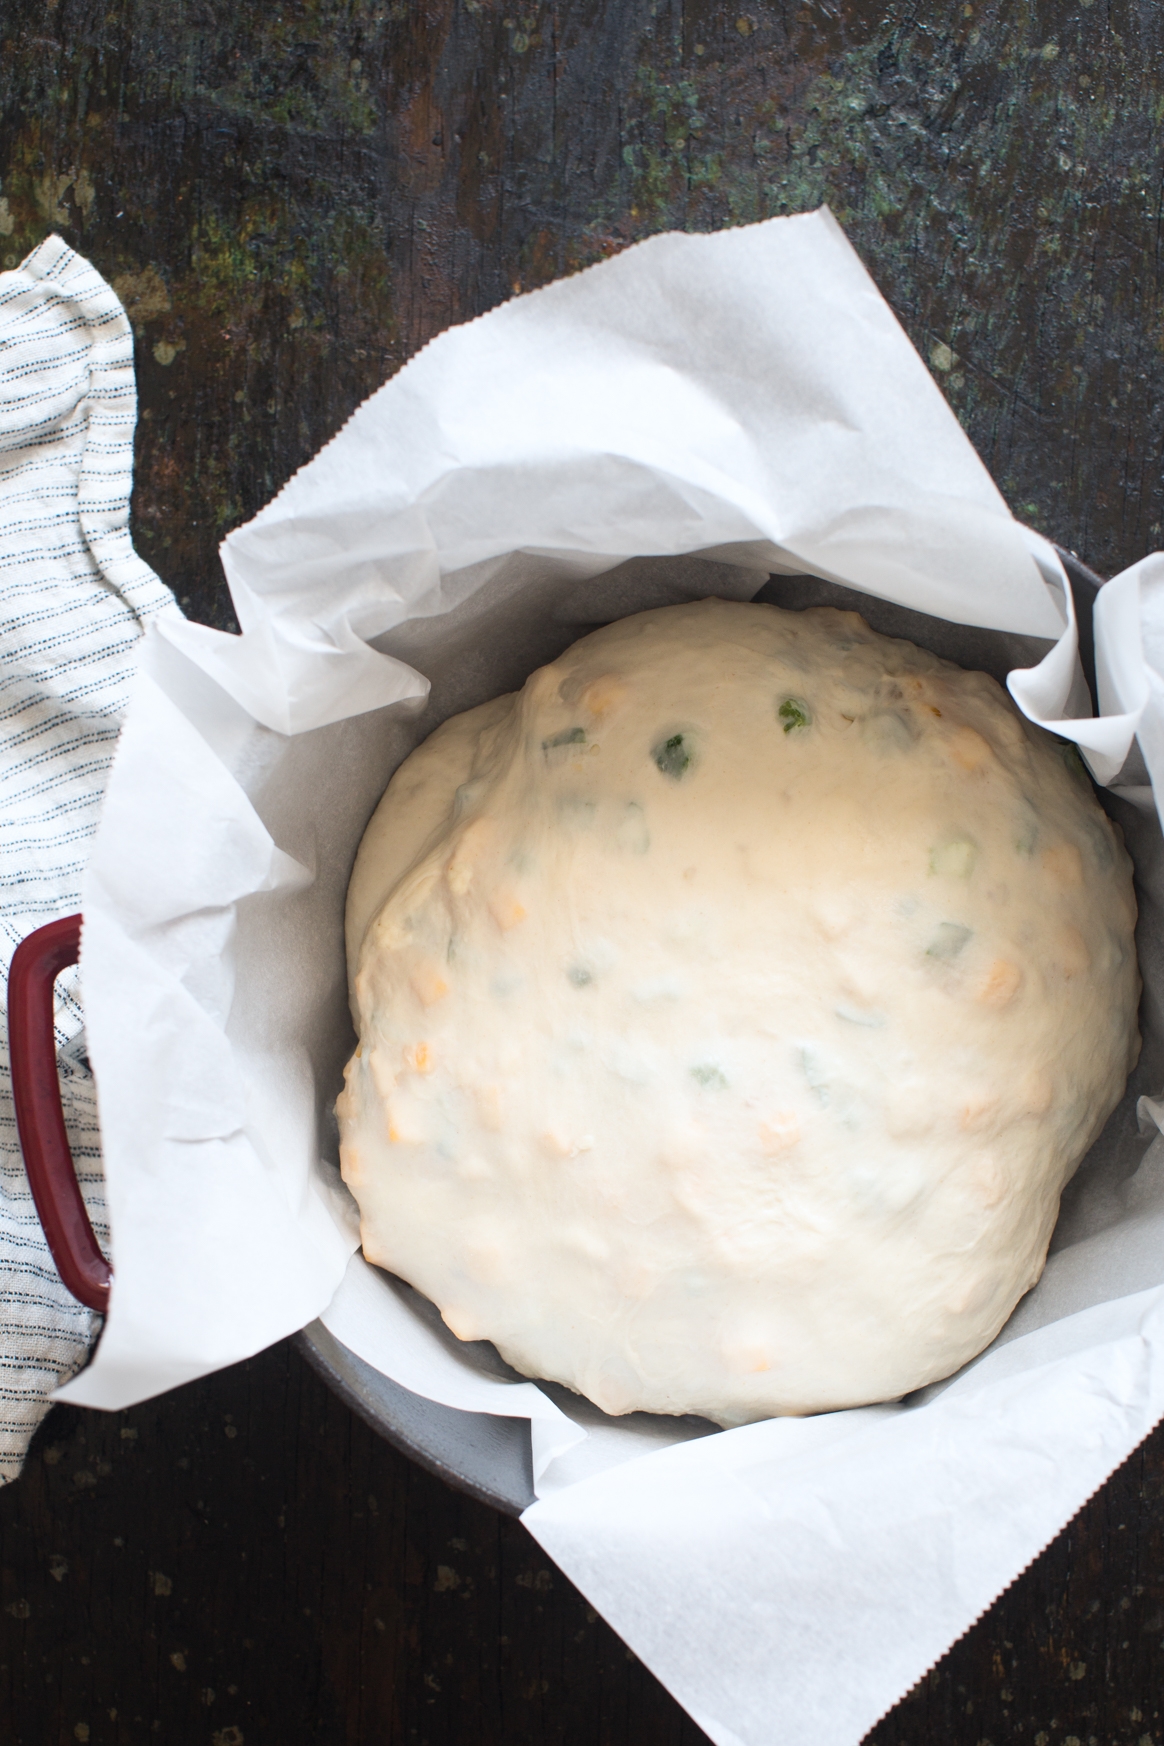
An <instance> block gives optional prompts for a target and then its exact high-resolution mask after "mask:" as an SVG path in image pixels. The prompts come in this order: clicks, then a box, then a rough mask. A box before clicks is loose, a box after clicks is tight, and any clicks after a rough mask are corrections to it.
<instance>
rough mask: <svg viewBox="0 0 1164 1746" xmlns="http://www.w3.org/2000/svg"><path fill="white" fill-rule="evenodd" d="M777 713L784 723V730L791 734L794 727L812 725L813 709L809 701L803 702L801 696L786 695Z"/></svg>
mask: <svg viewBox="0 0 1164 1746" xmlns="http://www.w3.org/2000/svg"><path fill="white" fill-rule="evenodd" d="M776 714H777V715H778V716H779V717H780V720H781V721H782V722H783V723H784V732H785V733H786V734H790V733H791V732H792V730H793V728H806V727H811V726H812V711H811V710H810V709H809V707H808V705H807V703H802V702H801V701H800V699H799V697H786V698H785V699H784V702H783V703H782V704H781V705H780V707H779V709H778V710H777V711H776Z"/></svg>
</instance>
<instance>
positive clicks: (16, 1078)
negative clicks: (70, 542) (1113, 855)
mask: <svg viewBox="0 0 1164 1746" xmlns="http://www.w3.org/2000/svg"><path fill="white" fill-rule="evenodd" d="M1059 556H1060V557H1061V558H1062V560H1063V565H1064V568H1065V569H1066V571H1067V574H1068V577H1069V578H1070V582H1071V588H1072V592H1073V594H1074V596H1075V605H1076V613H1077V617H1078V623H1079V645H1080V647H1079V653H1080V658H1081V661H1082V663H1083V670H1084V673H1085V675H1086V677H1087V682H1088V685H1089V686H1090V688H1091V692H1092V696H1093V697H1094V695H1095V652H1094V643H1093V639H1092V630H1091V609H1092V606H1093V603H1094V600H1095V594H1096V590H1097V589H1098V588H1100V587H1101V586H1102V583H1101V580H1100V578H1099V577H1098V576H1096V575H1093V573H1092V572H1091V571H1090V570H1088V569H1086V568H1085V567H1084V566H1083V565H1082V564H1081V563H1080V562H1079V560H1078V558H1076V557H1075V556H1074V554H1073V553H1071V552H1067V551H1064V550H1062V549H1061V548H1060V550H1059ZM80 944H81V917H80V916H79V915H71V916H65V917H63V918H62V919H61V920H59V921H54V922H49V923H48V925H47V926H46V927H42V928H38V929H37V930H36V932H35V933H32V934H29V936H28V937H27V939H25V940H23V941H22V942H21V944H20V945H19V946H18V947H17V949H16V952H15V953H14V955H13V958H12V968H11V970H10V972H9V977H8V1037H9V1051H10V1056H11V1064H12V1090H13V1098H14V1101H15V1105H16V1123H17V1128H18V1130H19V1133H20V1144H21V1147H22V1149H23V1152H24V1162H25V1168H26V1169H27V1171H28V1180H29V1185H30V1187H31V1189H32V1197H33V1200H34V1202H35V1204H36V1210H37V1214H38V1215H39V1218H40V1222H41V1225H42V1226H43V1228H44V1234H45V1240H46V1242H47V1243H48V1246H49V1250H50V1252H51V1254H52V1257H53V1260H54V1262H55V1263H56V1267H57V1271H58V1272H59V1273H60V1276H61V1279H62V1281H63V1282H64V1284H65V1286H66V1287H67V1288H68V1290H69V1291H71V1292H72V1294H73V1296H74V1297H76V1298H79V1299H80V1301H81V1302H82V1303H83V1304H86V1305H87V1306H88V1307H89V1308H90V1309H93V1310H98V1311H100V1312H101V1313H104V1312H105V1311H106V1310H107V1308H108V1305H109V1294H110V1284H111V1282H112V1278H113V1270H112V1268H111V1267H110V1265H109V1263H108V1261H106V1259H105V1257H104V1255H103V1254H102V1253H101V1249H100V1247H99V1245H98V1243H97V1239H96V1237H95V1236H94V1234H93V1227H92V1225H91V1224H90V1223H89V1215H88V1214H87V1212H86V1211H85V1203H84V1201H83V1200H82V1198H81V1191H80V1188H79V1187H78V1185H77V1177H76V1173H75V1171H74V1169H73V1160H72V1155H71V1153H70V1151H69V1142H68V1137H67V1135H66V1132H65V1120H64V1115H63V1112H62V1109H61V1093H60V1085H59V1082H58V1079H57V1064H56V1044H55V1040H54V1036H53V983H54V982H55V980H56V978H57V977H58V976H59V975H60V973H61V971H62V970H64V969H66V968H67V967H68V966H69V965H70V964H75V963H76V962H77V958H78V955H79V953H80ZM432 1314H433V1319H434V1324H435V1325H437V1326H438V1327H441V1324H440V1323H439V1318H438V1317H437V1314H436V1311H435V1310H433V1312H432ZM442 1332H443V1328H442ZM296 1339H297V1340H298V1343H299V1347H300V1350H301V1351H302V1352H303V1354H304V1356H305V1357H306V1358H307V1360H308V1362H309V1363H310V1364H311V1365H313V1366H314V1368H315V1369H316V1370H317V1371H318V1372H319V1374H320V1375H321V1376H322V1377H323V1379H324V1381H325V1382H326V1383H327V1384H328V1385H329V1386H330V1387H331V1388H332V1389H334V1391H335V1393H336V1394H338V1395H339V1396H340V1398H341V1400H344V1401H346V1402H347V1404H348V1406H350V1407H352V1408H353V1410H354V1411H355V1412H357V1413H359V1414H360V1416H361V1417H362V1418H364V1419H366V1420H367V1422H368V1423H369V1424H370V1425H371V1426H372V1428H373V1429H374V1430H376V1431H378V1432H379V1433H380V1435H381V1436H382V1437H385V1438H386V1439H387V1440H388V1442H390V1443H392V1444H394V1445H395V1447H396V1448H398V1449H401V1450H403V1451H404V1453H405V1454H406V1455H409V1456H411V1457H412V1459H413V1460H414V1461H418V1462H419V1463H420V1465H421V1466H422V1467H426V1468H427V1469H428V1470H429V1472H431V1473H435V1474H437V1475H439V1477H440V1478H441V1479H445V1480H447V1481H448V1482H449V1484H450V1485H455V1486H457V1487H458V1488H459V1489H460V1490H461V1491H466V1492H468V1493H470V1495H471V1496H473V1497H476V1498H479V1499H481V1500H482V1501H483V1502H484V1503H489V1504H492V1505H493V1506H494V1507H495V1508H496V1509H499V1510H503V1511H504V1512H505V1513H506V1514H507V1515H514V1516H516V1515H520V1514H521V1512H522V1510H523V1509H525V1508H526V1506H527V1505H528V1504H531V1503H533V1501H534V1496H535V1493H534V1488H533V1465H532V1461H531V1456H530V1433H529V1423H528V1421H527V1420H525V1419H508V1418H495V1417H494V1416H493V1415H492V1414H489V1413H467V1412H459V1411H458V1410H457V1409H456V1408H455V1407H447V1406H441V1405H439V1404H438V1403H437V1402H436V1401H431V1400H425V1399H424V1398H423V1397H422V1396H421V1395H417V1394H413V1393H412V1392H411V1391H410V1390H409V1389H407V1388H402V1387H401V1386H400V1384H399V1383H397V1382H392V1381H391V1380H390V1379H389V1378H388V1377H387V1376H384V1375H382V1374H381V1372H380V1371H378V1370H375V1369H373V1368H372V1366H371V1365H370V1364H366V1363H365V1362H364V1361H363V1359H362V1358H358V1357H357V1356H356V1354H355V1353H354V1352H352V1351H350V1350H349V1349H348V1347H346V1346H345V1345H343V1344H342V1343H341V1342H340V1341H339V1340H337V1339H336V1338H335V1336H334V1335H333V1334H330V1333H329V1332H328V1330H327V1329H326V1328H325V1327H324V1325H323V1323H322V1322H319V1321H315V1322H312V1323H310V1325H309V1326H308V1327H306V1328H303V1329H302V1330H301V1331H300V1333H299V1334H297V1335H296ZM482 1344H483V1343H482ZM485 1352H486V1354H487V1359H486V1361H488V1355H489V1354H491V1355H492V1361H491V1362H490V1364H489V1367H490V1368H491V1369H495V1370H496V1371H497V1373H498V1374H504V1375H507V1376H512V1377H514V1379H515V1380H517V1377H516V1373H515V1372H513V1371H510V1370H508V1368H507V1367H506V1366H505V1365H504V1364H503V1363H502V1362H501V1359H500V1358H499V1357H498V1356H497V1355H496V1354H495V1353H492V1348H485Z"/></svg>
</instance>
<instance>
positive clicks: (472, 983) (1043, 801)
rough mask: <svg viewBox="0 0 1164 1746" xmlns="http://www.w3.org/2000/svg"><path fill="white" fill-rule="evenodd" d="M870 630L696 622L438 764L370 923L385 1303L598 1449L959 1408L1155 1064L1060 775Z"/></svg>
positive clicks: (395, 813)
mask: <svg viewBox="0 0 1164 1746" xmlns="http://www.w3.org/2000/svg"><path fill="white" fill-rule="evenodd" d="M1065 752H1066V749H1065V748H1064V747H1062V746H1060V745H1058V744H1057V743H1056V742H1055V741H1054V740H1053V739H1051V738H1050V737H1049V736H1048V735H1046V734H1043V733H1042V732H1040V731H1039V730H1038V729H1036V728H1033V727H1030V726H1029V725H1028V724H1027V723H1026V722H1024V721H1023V720H1022V718H1021V717H1020V716H1019V715H1018V713H1017V712H1016V710H1015V709H1014V708H1013V707H1012V706H1011V704H1010V702H1009V700H1008V699H1007V697H1006V696H1005V694H1004V693H1003V691H1002V690H1001V689H1000V687H999V686H998V685H997V684H996V683H995V682H994V681H993V680H992V679H989V678H987V677H986V676H985V675H983V674H981V673H970V672H965V671H963V670H962V669H961V668H958V667H954V666H951V665H950V664H949V663H948V662H945V661H942V660H939V659H938V658H937V657H936V656H934V655H931V654H928V653H927V652H925V651H924V650H921V649H918V648H916V647H914V645H913V644H911V643H906V642H898V641H892V640H890V639H888V638H886V637H882V636H879V635H877V634H876V633H875V632H873V631H871V630H870V629H869V627H868V626H867V625H866V624H865V622H864V620H863V619H861V618H859V617H858V616H857V615H856V614H854V613H841V612H836V611H833V610H832V609H828V608H815V609H812V610H810V611H807V612H784V611H782V610H780V609H779V608H777V607H773V606H765V605H739V604H734V603H730V602H724V601H717V600H706V601H702V602H700V603H698V604H695V605H690V606H676V607H668V608H664V609H662V610H658V611H652V612H645V613H640V614H638V615H637V616H636V617H633V618H629V619H625V620H623V621H621V622H620V623H618V624H613V625H610V626H608V627H607V628H605V629H604V630H600V631H597V632H595V633H594V634H593V635H591V636H587V637H584V638H583V639H582V640H581V641H580V642H578V643H575V644H574V646H573V647H572V648H570V649H568V650H567V651H566V653H565V654H564V655H563V656H562V657H561V658H560V659H559V660H557V661H555V662H554V663H553V664H552V665H550V666H548V667H544V668H542V669H541V670H540V671H539V672H536V673H534V674H533V676H532V677H531V678H530V679H529V681H528V682H527V684H526V685H525V687H524V688H523V690H522V691H521V692H519V693H516V694H515V695H513V696H510V697H503V698H498V699H496V700H494V701H493V702H492V703H489V704H485V705H483V706H482V707H481V708H480V709H476V710H472V711H470V712H469V713H468V714H467V715H463V716H458V717H454V718H453V719H452V720H450V721H448V722H446V723H445V724H444V726H443V727H441V728H438V729H437V731H436V733H434V734H433V735H432V736H431V738H430V739H428V740H427V741H426V742H425V743H424V744H423V745H422V746H420V747H419V748H418V749H417V751H416V752H414V753H413V754H412V756H411V757H410V758H409V759H408V760H407V761H406V762H405V763H404V764H403V765H402V766H401V767H400V769H399V770H398V771H397V773H396V775H395V777H394V778H393V780H392V783H391V785H390V786H389V789H388V792H387V794H386V795H385V797H384V799H383V801H382V802H381V804H380V807H379V809H378V811H377V813H376V814H375V815H374V817H373V820H372V822H371V824H370V825H369V828H368V831H367V834H366V836H365V838H364V841H363V844H362V845H361V848H360V853H359V857H358V859H357V863H356V868H355V872H354V874H353V878H352V885H351V890H350V893H349V899H348V944H349V959H350V967H351V970H352V973H353V980H352V987H353V1004H354V1007H355V1008H356V1009H357V1012H358V1030H359V1036H360V1047H359V1049H358V1050H357V1053H356V1055H355V1056H354V1057H353V1059H352V1061H351V1062H350V1063H349V1065H348V1069H347V1074H346V1082H345V1090H344V1093H343V1095H342V1096H341V1098H340V1102H339V1107H338V1113H339V1118H340V1130H341V1141H342V1148H341V1158H342V1164H343V1171H344V1176H345V1180H346V1181H347V1182H348V1184H349V1186H350V1187H351V1189H352V1191H353V1193H354V1194H355V1195H356V1198H357V1200H358V1201H359V1205H360V1210H361V1214H362V1234H363V1243H364V1251H365V1253H366V1254H367V1256H368V1258H369V1260H371V1261H374V1262H376V1263H378V1264H379V1265H381V1266H383V1267H386V1268H388V1269H389V1270H390V1271H391V1272H393V1273H396V1274H398V1275H400V1276H401V1277H402V1278H403V1279H406V1280H408V1281H409V1282H410V1283H411V1284H412V1285H414V1286H416V1287H417V1289H418V1290H420V1291H421V1292H423V1293H424V1294H425V1295H426V1296H427V1297H429V1298H431V1299H432V1300H433V1302H434V1303H436V1304H437V1305H438V1306H439V1308H440V1310H441V1312H442V1314H443V1316H444V1318H445V1321H446V1322H447V1323H448V1325H449V1327H450V1328H451V1329H452V1330H453V1332H454V1333H455V1334H457V1335H458V1336H459V1337H461V1338H462V1339H470V1340H471V1339H489V1340H492V1341H493V1342H494V1343H495V1344H496V1346H497V1347H498V1349H499V1350H500V1352H501V1353H502V1355H503V1356H504V1357H505V1358H506V1359H507V1360H508V1361H509V1363H510V1364H512V1365H513V1366H514V1367H515V1368H516V1369H518V1370H520V1371H523V1372H525V1373H526V1374H527V1375H531V1376H537V1377H546V1378H551V1379H554V1380H557V1381H559V1382H563V1383H566V1384H568V1385H569V1386H570V1387H571V1388H574V1389H577V1390H579V1391H580V1392H581V1393H582V1394H585V1395H587V1396H589V1398H590V1399H591V1400H593V1401H595V1402H596V1403H597V1404H598V1405H599V1406H600V1407H603V1408H605V1409H606V1411H608V1412H611V1413H624V1412H629V1411H633V1410H636V1409H642V1410H646V1411H651V1412H662V1413H686V1412H695V1413H700V1414H703V1415H706V1416H707V1417H709V1418H712V1419H716V1420H718V1421H719V1422H721V1423H723V1424H738V1423H742V1422H745V1421H748V1420H752V1419H758V1418H764V1417H767V1416H769V1415H771V1414H775V1413H787V1412H792V1413H804V1412H814V1411H820V1410H826V1409H829V1408H836V1407H847V1406H855V1405H860V1404H863V1403H866V1402H871V1401H879V1400H888V1399H893V1398H895V1397H896V1396H898V1395H901V1394H903V1393H905V1392H907V1391H909V1390H911V1389H914V1388H918V1387H920V1386H922V1385H923V1384H925V1383H928V1382H931V1381H935V1380H936V1379H938V1378H940V1377H944V1376H947V1375H949V1374H950V1373H951V1372H952V1371H954V1370H956V1369H957V1368H958V1367H959V1366H960V1365H962V1364H963V1363H965V1362H966V1361H967V1360H968V1359H969V1358H971V1357H972V1356H974V1354H975V1353H977V1352H979V1351H980V1350H981V1349H982V1348H983V1347H984V1346H985V1345H987V1344H988V1343H989V1341H990V1340H991V1339H992V1338H993V1337H994V1335H995V1334H996V1333H997V1331H998V1329H999V1328H1000V1327H1001V1326H1002V1324H1003V1322H1004V1321H1005V1320H1006V1318H1007V1317H1008V1316H1009V1314H1010V1312H1011V1310H1012V1309H1013V1308H1014V1305H1015V1303H1016V1302H1017V1300H1018V1299H1019V1297H1020V1296H1021V1295H1022V1294H1023V1293H1024V1292H1025V1291H1026V1290H1027V1289H1028V1288H1029V1287H1030V1286H1031V1285H1033V1284H1034V1283H1035V1281H1036V1280H1037V1279H1038V1277H1039V1274H1040V1272H1041V1271H1042V1267H1043V1261H1044V1257H1045V1255H1046V1250H1047V1244H1048V1242H1049V1240H1050V1236H1051V1231H1052V1227H1053V1225H1054V1222H1055V1218H1056V1214H1057V1211H1058V1204H1059V1195H1060V1192H1061V1190H1062V1188H1063V1186H1064V1184H1065V1183H1066V1181H1067V1180H1068V1178H1069V1177H1070V1176H1071V1174H1072V1172H1073V1171H1074V1169H1075V1167H1076V1165H1077V1164H1078V1163H1079V1160H1080V1159H1081V1157H1082V1156H1083V1154H1084V1152H1085V1151H1086V1149H1087V1147H1088V1146H1089V1145H1090V1144H1091V1142H1092V1140H1093V1139H1094V1138H1095V1136H1096V1135H1097V1133H1098V1132H1099V1129H1100V1127H1101V1126H1102V1124H1103V1122H1104V1120H1105V1119H1106V1117H1107V1116H1108V1114H1109V1113H1110V1111H1111V1110H1112V1109H1113V1108H1114V1106H1115V1104H1116V1103H1117V1102H1118V1100H1119V1098H1120V1096H1121V1094H1122V1091H1123V1087H1124V1083H1125V1079H1126V1076H1127V1073H1128V1071H1129V1068H1130V1067H1131V1065H1132V1064H1133V1062H1134V1061H1135V1058H1136V1054H1137V1052H1138V1048H1139V1037H1138V1034H1137V1029H1136V1007H1137V1001H1138V995H1139V978H1138V975H1137V970H1136V961H1135V952H1134V945H1133V937H1132V936H1133V927H1134V923H1135V913H1136V912H1135V901H1134V898H1133V895H1132V878H1131V863H1130V861H1129V859H1128V856H1127V854H1126V852H1125V850H1124V848H1123V845H1122V842H1121V841H1120V839H1119V836H1118V833H1117V832H1116V831H1115V830H1114V828H1113V827H1112V825H1111V824H1110V823H1109V821H1108V819H1107V817H1106V816H1105V814H1104V813H1103V812H1102V810H1101V809H1100V807H1099V806H1098V804H1097V803H1096V801H1095V798H1094V796H1093V794H1092V792H1091V788H1090V785H1089V783H1088V781H1087V779H1086V777H1085V775H1084V774H1083V771H1082V768H1081V766H1079V764H1078V762H1077V760H1076V759H1075V757H1074V754H1073V753H1072V754H1070V756H1067V755H1065Z"/></svg>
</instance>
